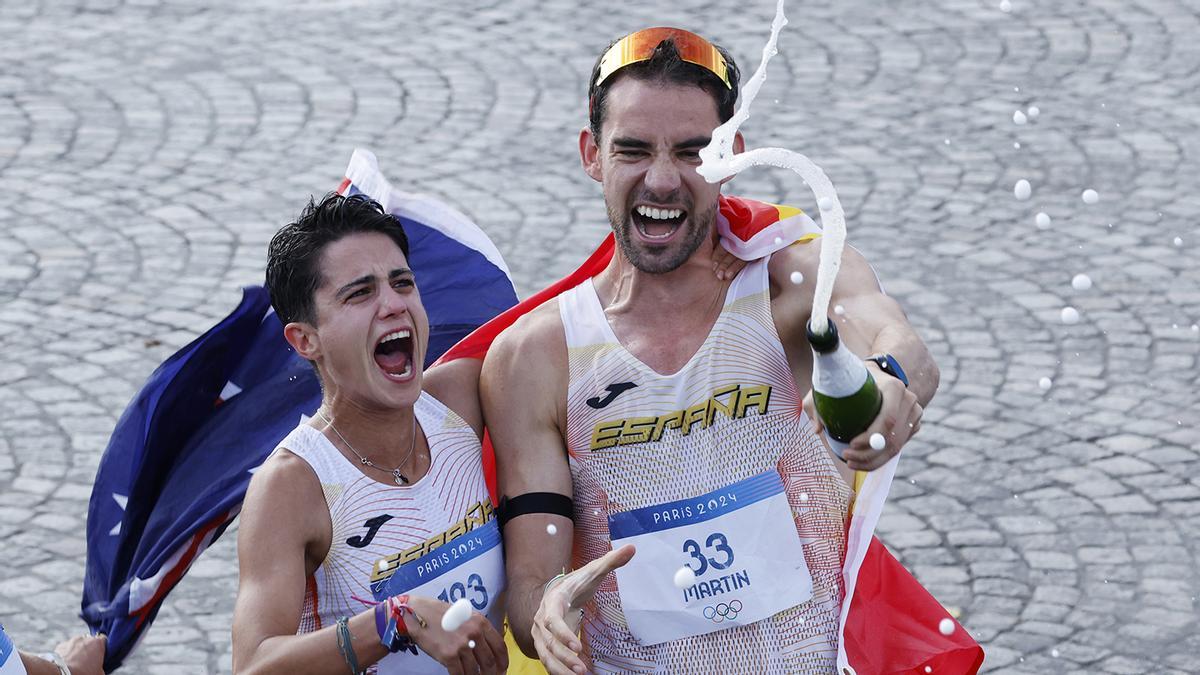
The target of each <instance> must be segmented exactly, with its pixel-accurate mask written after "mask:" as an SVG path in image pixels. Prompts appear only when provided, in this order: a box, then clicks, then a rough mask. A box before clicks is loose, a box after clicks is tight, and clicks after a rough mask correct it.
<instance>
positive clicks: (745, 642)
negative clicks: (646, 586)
mask: <svg viewBox="0 0 1200 675" xmlns="http://www.w3.org/2000/svg"><path fill="white" fill-rule="evenodd" d="M767 262H768V260H765V259H764V260H760V261H758V262H755V263H751V264H749V265H747V266H746V267H745V269H743V270H742V272H741V273H740V274H739V275H738V276H737V278H736V279H735V280H734V281H733V283H732V285H731V286H730V288H729V290H728V293H727V296H726V300H725V304H724V307H723V309H722V311H721V314H720V316H719V317H718V318H717V320H716V322H715V324H714V325H713V328H712V330H711V332H710V333H709V335H708V337H707V338H706V339H705V341H704V343H703V344H702V345H701V346H700V348H699V350H698V351H697V353H696V354H695V355H694V356H693V357H692V359H691V360H690V361H689V362H688V363H687V364H686V365H685V366H683V368H682V369H680V370H679V372H677V373H675V374H672V375H661V374H658V373H656V372H654V371H653V370H652V369H650V368H649V367H648V366H646V365H645V364H643V363H642V362H641V361H639V360H638V359H637V358H636V357H635V356H634V355H633V354H631V353H630V352H629V351H627V350H626V349H625V348H624V347H623V346H622V345H621V344H620V342H619V340H618V339H617V337H616V335H615V334H614V333H613V330H612V327H611V326H610V325H609V323H608V320H607V318H606V317H605V315H604V310H603V307H602V306H601V304H600V300H599V297H598V296H597V294H596V290H595V286H594V285H593V283H592V282H591V281H587V282H584V283H583V284H581V285H579V286H577V287H576V288H574V289H572V290H570V291H568V292H566V293H563V294H562V295H561V296H559V299H558V302H559V311H560V315H561V317H562V322H563V326H564V328H565V333H566V341H567V347H568V355H569V356H568V359H569V365H570V385H569V389H568V395H567V422H568V432H567V436H568V438H567V446H568V452H569V454H570V468H571V477H572V483H573V486H574V498H575V533H576V539H575V548H574V560H573V564H574V566H575V567H576V568H579V567H582V566H583V565H585V564H587V563H588V562H590V561H592V560H594V559H596V558H598V557H600V556H602V555H603V554H604V553H606V552H608V551H609V550H611V549H612V543H611V539H612V538H613V537H614V536H617V535H616V534H614V533H616V532H617V529H618V528H617V525H619V524H620V522H621V519H622V518H628V517H629V512H631V511H635V510H639V509H641V510H643V511H644V510H647V507H655V508H657V507H659V506H660V505H663V504H667V503H670V502H674V501H675V500H689V499H694V498H696V497H697V496H698V495H706V494H707V493H710V492H712V491H715V490H721V489H724V488H726V487H727V486H730V485H732V484H734V483H736V482H738V481H745V480H748V479H755V480H761V479H762V477H764V476H765V477H766V478H767V479H769V480H770V481H775V483H776V484H778V483H779V480H777V479H775V478H774V476H772V474H771V473H770V472H777V473H778V476H779V479H781V481H782V491H783V493H784V495H786V506H785V507H784V513H787V512H788V511H789V509H788V507H790V514H788V515H785V516H784V519H783V521H782V522H783V527H784V528H789V526H790V525H791V524H792V523H794V526H795V532H796V533H797V535H798V536H799V540H800V542H799V543H800V547H797V548H798V549H802V551H803V557H804V561H800V562H803V563H806V564H807V569H808V572H807V573H806V574H811V583H812V590H811V597H809V596H808V595H805V596H804V597H809V599H808V600H807V601H804V602H801V603H800V604H798V605H795V606H792V607H790V608H787V609H783V610H782V611H779V612H778V613H776V614H774V615H770V616H767V618H765V619H762V620H759V621H756V622H753V623H748V624H745V625H736V626H733V627H724V626H714V627H711V628H709V629H708V630H709V631H711V632H706V633H704V634H694V635H692V636H690V637H684V638H681V639H676V640H671V641H667V642H661V643H657V644H655V643H654V641H653V640H640V639H639V637H637V636H636V635H635V632H633V631H631V625H632V624H631V623H630V622H628V621H627V620H626V616H625V612H624V610H623V607H622V601H621V597H620V593H619V592H618V582H617V581H616V580H615V579H614V578H613V577H609V579H607V580H605V582H604V583H603V584H602V585H601V586H600V588H599V590H598V591H597V593H596V601H595V602H594V603H592V604H589V605H588V607H587V608H586V609H585V616H584V621H583V635H584V642H585V650H586V652H587V656H588V657H589V658H590V659H591V661H592V667H593V669H594V671H595V672H637V673H651V672H741V673H750V672H757V673H767V672H771V673H830V672H833V671H834V669H835V667H836V656H837V639H838V638H837V634H838V616H839V611H840V606H841V602H842V596H843V583H842V576H841V570H842V559H843V556H844V552H845V528H846V522H847V513H848V508H849V502H850V497H851V490H850V489H849V487H848V486H847V485H846V484H845V482H844V480H843V479H842V478H841V476H840V475H839V473H838V471H837V469H836V467H835V466H834V465H833V462H832V460H831V459H830V455H829V453H828V451H827V450H826V449H825V446H824V445H823V443H822V442H821V440H820V439H819V438H818V437H817V436H816V435H815V434H814V433H813V429H812V425H811V423H810V422H809V420H808V418H807V416H806V415H805V414H804V412H803V410H802V408H801V397H800V394H799V391H798V390H797V387H796V383H795V381H794V380H793V377H792V371H791V369H790V368H789V366H788V361H787V356H786V354H785V353H784V350H783V346H782V344H781V343H780V340H779V337H778V335H777V333H776V330H775V324H774V322H773V320H772V316H771V304H770V285H769V277H768V271H767ZM756 477H758V478H756ZM781 497H782V496H781ZM651 510H652V509H651ZM620 514H626V515H625V516H622V515H620ZM789 520H790V521H791V522H789ZM786 535H787V536H789V537H790V536H792V535H791V532H790V531H787V532H786ZM768 541H769V540H768ZM701 543H702V545H703V542H701ZM767 548H768V550H770V548H771V547H770V545H769V543H768V545H767ZM775 550H779V549H775ZM639 555H650V554H647V553H645V552H644V551H643V549H642V547H640V546H639ZM717 559H719V556H718V558H717ZM635 560H636V556H635ZM678 565H679V563H678V562H675V563H674V566H673V567H668V568H667V572H668V574H667V575H666V577H665V578H667V579H669V578H670V574H669V572H672V571H674V570H675V569H677V568H678ZM803 566H804V565H801V564H797V565H796V567H797V568H803ZM795 581H796V582H797V583H799V582H800V580H799V579H797V580H795ZM665 583H667V584H670V581H666V582H665ZM725 583H726V588H732V587H733V586H729V585H728V583H729V582H725ZM739 583H741V582H740V581H738V580H736V579H735V580H733V584H734V586H736V585H737V584H739ZM772 583H777V584H778V583H789V580H773V582H772ZM709 590H713V592H714V593H717V592H723V591H724V588H716V587H715V586H712V584H709V585H707V586H705V590H704V592H705V593H708V592H709ZM689 593H695V591H689ZM630 606H632V604H631V605H630ZM738 606H739V605H738V604H734V603H733V602H732V601H731V602H727V603H718V602H716V600H714V601H713V607H714V608H715V610H716V611H717V612H721V614H720V615H719V616H715V617H714V621H715V622H718V623H719V622H720V621H721V617H723V616H726V612H728V610H729V609H730V607H734V608H736V607H738ZM705 612H706V614H705V616H708V615H709V614H711V613H712V612H709V611H708V610H707V609H706V610H705ZM730 616H731V615H730ZM726 625H728V624H726Z"/></svg>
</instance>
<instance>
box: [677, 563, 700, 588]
mask: <svg viewBox="0 0 1200 675" xmlns="http://www.w3.org/2000/svg"><path fill="white" fill-rule="evenodd" d="M695 585H696V573H695V572H693V571H692V568H690V567H688V566H687V565H684V566H683V567H680V568H679V569H678V570H675V588H679V589H687V588H691V587H692V586H695Z"/></svg>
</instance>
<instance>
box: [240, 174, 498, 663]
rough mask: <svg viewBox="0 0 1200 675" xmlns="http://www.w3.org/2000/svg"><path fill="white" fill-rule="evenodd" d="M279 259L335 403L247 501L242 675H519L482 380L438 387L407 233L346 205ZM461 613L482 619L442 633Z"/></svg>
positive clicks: (277, 244)
mask: <svg viewBox="0 0 1200 675" xmlns="http://www.w3.org/2000/svg"><path fill="white" fill-rule="evenodd" d="M268 255H269V260H268V268H267V287H268V290H269V291H270V294H271V302H272V306H273V307H274V308H275V311H276V313H277V314H278V316H279V319H280V321H281V322H282V323H283V324H284V336H285V338H286V339H287V341H288V343H289V344H290V345H291V346H292V348H294V349H295V350H296V352H297V353H298V354H299V355H300V356H301V357H303V358H305V359H307V360H309V361H310V362H311V363H312V364H313V366H314V367H315V369H316V371H317V374H318V377H319V379H320V381H321V387H322V394H323V400H322V403H321V406H320V409H319V410H318V411H317V412H316V413H315V414H314V415H313V417H312V418H311V419H309V420H307V421H305V422H302V423H301V424H300V425H299V426H298V427H297V428H296V429H295V430H294V431H293V432H292V433H291V434H289V435H288V436H287V438H285V439H284V440H283V441H282V442H281V443H280V444H279V447H278V449H277V450H276V452H275V453H274V454H272V456H271V457H270V458H269V459H268V460H267V462H266V463H264V464H263V466H262V467H261V468H260V469H259V470H258V471H257V472H256V474H255V476H254V478H253V480H252V481H251V483H250V487H249V489H248V491H247V494H246V499H245V502H244V506H243V509H242V513H241V518H242V523H241V532H240V533H239V535H238V558H239V563H240V570H239V574H240V587H239V590H238V599H237V605H236V608H235V611H234V625H233V661H234V670H235V671H236V672H245V673H249V672H253V673H260V672H278V673H289V674H291V673H337V674H339V675H340V674H342V673H345V672H347V669H349V670H350V671H352V672H359V671H360V670H363V669H368V667H370V666H372V664H376V663H378V672H381V673H385V672H406V673H408V672H417V673H424V672H445V671H449V672H451V673H472V674H473V673H477V672H484V673H497V672H504V670H505V669H506V668H507V666H508V659H507V653H506V649H505V647H504V642H503V639H502V638H501V637H500V634H499V633H498V632H497V629H496V627H495V626H494V625H493V623H496V624H497V625H498V622H499V619H500V615H501V613H502V611H503V610H502V607H501V602H502V601H501V600H500V599H499V598H498V595H499V594H500V593H501V591H502V590H503V584H504V574H503V563H502V553H501V548H500V546H499V532H498V530H497V529H496V524H495V520H494V515H493V512H492V507H491V502H490V499H489V497H488V493H487V488H486V485H485V483H484V478H483V471H482V466H481V458H480V448H481V446H480V437H481V435H482V417H481V414H480V411H479V404H478V395H477V393H476V392H477V390H476V386H475V381H476V377H477V370H478V368H477V367H474V366H472V364H471V361H470V360H463V361H462V362H461V363H460V364H458V365H455V364H450V365H447V366H443V367H440V368H438V369H437V370H436V372H431V373H430V374H429V376H428V377H425V376H424V373H423V363H424V358H425V353H426V347H427V341H428V337H429V322H428V319H427V317H426V314H425V310H424V308H423V306H422V305H421V296H420V293H419V292H418V290H417V285H416V280H415V279H414V276H413V272H412V270H411V269H410V268H409V264H408V258H407V256H408V239H407V237H406V236H405V233H404V230H403V229H402V228H401V226H400V223H399V221H398V220H397V219H396V218H395V217H393V216H391V215H389V214H387V213H385V212H384V211H383V209H382V208H381V207H380V206H379V205H378V204H376V203H375V202H373V201H371V200H369V199H366V198H365V197H362V196H353V197H343V196H341V195H337V194H331V195H329V196H327V197H326V198H325V199H324V200H322V201H321V203H320V204H313V203H311V202H310V204H309V206H308V208H306V209H305V210H304V212H303V213H302V214H301V216H300V218H299V219H298V220H297V221H296V222H294V223H291V224H289V225H287V226H286V227H284V228H283V229H281V230H280V231H279V232H278V233H276V235H275V237H274V238H273V239H272V241H271V245H270V250H269V254H268ZM456 600H465V601H469V603H470V609H472V610H473V611H471V613H470V615H469V617H465V618H466V621H465V623H463V624H462V627H461V628H458V629H457V630H451V631H447V630H443V628H442V626H443V622H442V617H443V615H444V614H446V612H447V611H448V609H449V608H450V606H451V604H450V603H453V602H454V601H456ZM456 611H457V610H456ZM489 619H490V621H489ZM372 670H373V668H372Z"/></svg>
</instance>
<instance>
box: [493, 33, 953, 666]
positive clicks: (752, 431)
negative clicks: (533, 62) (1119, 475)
mask: <svg viewBox="0 0 1200 675" xmlns="http://www.w3.org/2000/svg"><path fill="white" fill-rule="evenodd" d="M589 89H590V90H589V97H590V102H589V104H590V125H589V127H588V128H586V129H584V130H583V131H582V132H581V133H580V138H579V146H580V155H581V158H582V162H583V167H584V170H585V171H586V172H587V174H588V175H589V176H591V177H592V178H593V179H595V180H596V181H599V182H600V183H601V184H602V186H603V191H604V199H605V204H606V206H607V211H608V215H609V220H610V221H611V224H612V228H613V232H614V234H615V237H616V240H617V242H618V245H619V246H618V251H617V252H616V253H615V254H614V255H613V258H612V261H611V263H610V264H609V265H608V266H607V267H606V268H605V269H604V270H603V271H602V272H600V273H599V274H598V275H597V276H595V277H594V278H593V279H592V280H590V281H586V282H584V283H583V284H581V285H579V286H577V287H576V288H574V289H572V290H570V291H567V292H565V293H563V294H562V295H560V296H558V297H557V298H555V299H554V300H551V301H549V302H546V303H545V304H544V305H542V306H540V307H539V308H538V309H536V310H534V311H532V312H530V313H529V314H528V315H526V316H525V317H523V318H522V319H520V320H519V321H518V322H517V323H516V324H514V325H513V326H512V328H510V329H509V330H508V331H507V332H505V333H504V334H502V335H501V336H500V338H499V339H498V340H497V341H496V343H495V344H494V345H493V347H492V348H491V350H490V352H489V353H488V356H487V358H486V360H485V363H484V369H483V373H482V379H481V394H482V397H483V405H484V411H485V417H486V419H487V422H488V428H489V430H490V433H491V438H492V440H493V443H494V445H495V448H496V452H497V465H498V471H499V483H500V491H501V494H502V511H503V513H502V514H501V518H502V519H505V520H506V524H505V525H504V526H503V527H504V536H505V544H506V566H507V570H508V581H509V584H510V593H509V603H508V617H509V622H510V624H511V626H512V628H513V631H514V636H515V637H516V638H517V640H518V642H519V644H520V646H521V648H522V650H523V651H525V652H526V653H527V654H529V655H531V656H532V655H534V654H535V653H536V655H537V656H538V657H539V658H540V659H541V661H542V663H543V664H544V665H545V666H546V668H547V670H548V671H550V672H551V673H555V674H557V673H569V672H576V673H583V672H618V671H620V672H661V671H670V672H698V671H725V672H814V673H815V672H824V673H828V672H831V671H833V670H834V669H835V665H834V664H835V657H836V653H837V641H838V618H839V610H840V604H841V600H842V597H843V592H844V589H843V588H842V581H841V564H842V559H843V556H844V549H845V523H846V517H847V509H848V505H849V502H850V500H851V497H852V491H851V489H850V482H851V481H852V478H851V475H850V471H849V470H872V469H875V468H878V467H879V466H881V465H882V464H884V463H885V462H886V461H887V460H888V459H889V458H890V457H892V456H894V455H895V453H896V452H898V451H899V449H900V448H901V447H902V446H903V445H904V443H905V442H907V440H908V438H909V437H910V436H911V434H912V433H913V432H914V431H915V430H916V429H917V428H918V426H919V422H920V418H921V412H922V406H923V405H925V404H926V403H928V401H929V400H930V399H931V398H932V396H933V394H934V391H935V390H936V388H937V381H938V371H937V368H936V366H935V365H934V363H933V361H932V359H931V357H930V355H929V353H928V351H927V350H926V348H925V347H924V345H923V344H922V342H921V340H920V339H919V338H918V337H917V336H916V334H915V333H914V332H913V330H912V329H911V327H910V326H909V324H908V322H907V321H906V319H905V316H904V314H903V312H902V311H901V310H900V308H899V306H898V305H897V304H896V303H895V302H894V301H893V300H891V299H890V298H888V297H887V296H885V295H884V294H883V293H882V292H881V291H880V289H879V286H878V284H877V282H876V279H875V276H874V273H873V272H872V270H871V268H870V267H869V265H868V264H867V262H866V261H865V260H864V259H863V258H862V257H861V256H860V255H859V254H858V253H857V252H855V251H853V250H849V251H847V253H846V254H845V256H844V257H843V260H842V268H841V272H840V274H839V276H838V280H837V284H836V287H835V289H834V296H833V304H835V305H841V306H842V307H843V308H844V313H843V314H842V315H841V316H838V317H836V318H837V319H838V329H839V332H840V334H841V337H842V339H843V341H844V343H845V344H846V345H847V346H848V347H849V348H850V349H852V350H853V351H854V352H855V353H857V354H860V355H862V356H868V355H878V356H879V358H878V360H877V361H868V364H867V365H868V368H869V369H870V370H871V372H872V374H873V376H874V378H875V381H876V382H877V383H878V385H879V389H880V391H881V392H882V395H883V407H882V409H881V412H880V414H879V416H878V418H877V419H876V421H875V422H874V424H873V425H872V426H871V427H870V428H869V429H868V430H867V431H866V432H864V433H863V434H862V435H861V436H859V437H857V438H855V439H854V440H853V442H852V444H851V448H850V449H848V450H846V451H845V459H846V461H845V463H844V464H842V463H841V462H839V461H838V460H836V459H835V458H833V456H832V454H831V453H830V452H829V450H828V448H827V446H826V445H825V444H824V443H823V442H822V441H821V440H820V438H819V436H818V434H819V433H820V430H821V429H820V426H819V424H814V423H811V422H810V419H815V414H814V413H813V408H812V399H811V392H810V389H811V385H810V381H811V372H812V355H811V351H810V347H809V344H808V342H807V338H806V335H805V325H806V323H807V321H808V319H809V317H810V314H811V312H812V295H813V283H814V281H815V279H816V276H817V275H816V271H817V263H818V253H819V249H818V247H816V246H812V245H805V244H796V245H792V246H789V247H786V248H784V249H783V250H781V251H778V252H777V253H775V254H774V255H771V256H769V258H768V259H765V260H761V261H757V262H755V263H751V264H749V265H747V266H746V267H745V268H744V269H743V270H742V271H741V272H740V273H739V274H738V275H737V276H736V278H734V279H732V280H729V279H725V278H721V277H719V276H718V278H714V277H713V275H712V274H711V272H710V269H711V267H712V257H713V252H714V250H715V248H716V247H717V243H716V242H717V236H716V234H717V226H718V219H719V216H718V214H717V211H718V202H719V199H720V198H721V197H720V189H721V188H720V185H710V184H708V183H706V182H705V181H704V180H703V179H702V178H701V177H700V176H699V175H698V174H697V173H696V167H697V166H698V164H699V161H700V160H699V154H698V152H699V150H700V149H701V148H703V147H704V146H705V145H706V144H707V143H708V142H709V138H710V134H711V132H712V130H713V129H714V128H715V127H717V126H718V125H719V124H720V123H721V122H723V121H725V120H728V119H729V118H730V117H731V116H732V114H733V110H734V103H735V101H736V97H737V91H738V70H737V67H736V65H735V64H734V62H733V60H732V58H730V56H729V55H728V53H727V52H725V50H723V49H720V48H718V47H716V46H714V45H712V44H710V43H708V42H707V41H706V40H704V39H703V38H701V37H699V36H696V35H694V34H691V33H688V32H686V31H681V30H678V29H662V28H659V29H647V30H645V31H640V32H638V33H635V34H633V35H631V36H627V37H626V38H624V39H622V40H620V41H617V42H616V43H614V44H613V45H612V46H610V48H609V50H607V51H606V52H605V54H604V55H603V56H602V57H601V58H600V60H599V61H598V62H597V64H596V67H595V68H594V69H593V73H592V77H591V80H590V88H589ZM743 148H744V142H743V141H742V139H741V137H740V136H739V137H738V138H737V139H736V141H735V151H737V152H740V151H742V149H743ZM793 272H800V273H801V274H802V275H803V279H804V280H805V281H804V282H803V283H801V284H796V283H793V282H792V281H791V279H792V278H793V277H792V273H793ZM880 364H882V366H886V370H884V369H881V365H880ZM900 364H903V365H902V366H900ZM898 366H900V367H898ZM905 371H907V374H908V376H909V378H911V379H909V381H908V388H906V387H905V383H904V382H902V379H903V378H904V375H905ZM801 408H803V410H804V412H803V413H802V412H801ZM805 413H807V414H805ZM874 433H881V434H883V435H884V436H885V438H886V448H885V450H883V451H875V450H872V449H871V448H870V446H869V442H868V439H869V438H870V436H871V435H872V434H874ZM743 505H744V507H743ZM676 524H678V525H679V526H678V527H675V525H676ZM685 535H686V536H685ZM635 540H636V541H637V542H638V547H640V548H638V549H635V547H634V546H630V545H622V544H625V543H626V542H629V541H635ZM638 550H640V552H637V555H636V556H635V552H636V551H638ZM572 566H573V567H575V568H577V569H576V571H574V572H570V573H567V574H563V572H564V571H565V570H567V569H569V568H570V567H572ZM681 566H687V567H689V568H690V572H689V571H684V570H682V569H681ZM613 570H617V575H616V578H615V579H614V578H613V577H611V576H609V575H608V573H609V572H611V571H613ZM673 579H674V580H675V584H676V585H677V586H678V587H676V586H675V585H673V584H672V580H673ZM735 591H737V592H736V593H735ZM743 591H745V592H743ZM749 591H753V593H750V592H749ZM735 595H736V596H737V597H736V598H735V597H734V596H735ZM655 598H661V600H656V599H655ZM593 600H594V602H593ZM672 603H674V605H672ZM581 626H582V639H580V638H579V637H577V635H578V631H579V629H580V627H581Z"/></svg>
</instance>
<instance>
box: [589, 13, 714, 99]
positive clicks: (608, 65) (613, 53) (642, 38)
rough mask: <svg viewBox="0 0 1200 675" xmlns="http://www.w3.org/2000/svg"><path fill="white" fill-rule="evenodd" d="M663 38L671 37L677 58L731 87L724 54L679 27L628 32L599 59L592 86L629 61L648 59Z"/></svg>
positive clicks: (636, 61) (702, 39)
mask: <svg viewBox="0 0 1200 675" xmlns="http://www.w3.org/2000/svg"><path fill="white" fill-rule="evenodd" d="M663 40H672V41H673V42H674V43H675V49H676V51H678V52H679V58H681V59H683V60H684V61H687V62H688V63H694V64H696V65H698V66H700V67H701V68H704V69H705V70H707V71H709V72H710V73H712V74H713V75H716V76H717V77H719V78H721V81H722V82H724V83H725V86H726V87H728V88H730V89H732V88H733V85H731V84H730V83H729V70H728V68H727V67H726V65H725V57H723V56H721V52H719V51H717V48H716V47H715V46H713V44H712V43H711V42H709V41H708V40H705V39H704V38H702V37H700V36H699V35H696V34H695V33H690V32H688V31H686V30H683V29H680V28H667V27H658V28H646V29H643V30H639V31H638V32H636V33H630V34H629V35H626V36H625V37H623V38H621V39H620V40H617V43H616V44H615V45H613V46H612V47H611V48H609V50H608V51H607V52H605V53H604V56H603V57H602V58H601V59H600V73H599V74H598V75H597V77H596V84H595V86H597V87H599V86H600V85H601V84H603V83H604V81H605V80H607V79H608V78H609V77H611V76H612V74H613V73H615V72H617V71H618V70H620V69H622V68H624V67H625V66H628V65H629V64H631V63H638V62H640V61H648V60H649V59H650V57H652V56H654V50H655V49H657V48H658V45H659V44H660V43H662V41H663Z"/></svg>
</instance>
